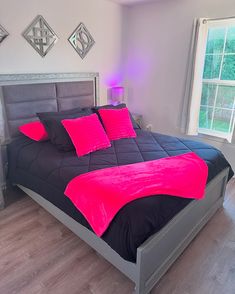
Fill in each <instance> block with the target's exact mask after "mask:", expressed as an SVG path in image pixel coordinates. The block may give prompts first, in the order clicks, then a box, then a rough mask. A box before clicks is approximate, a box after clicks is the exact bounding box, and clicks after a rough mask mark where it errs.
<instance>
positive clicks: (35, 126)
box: [19, 121, 48, 141]
mask: <svg viewBox="0 0 235 294" xmlns="http://www.w3.org/2000/svg"><path fill="white" fill-rule="evenodd" d="M19 131H20V132H21V133H22V134H24V135H25V136H27V137H29V138H30V139H32V140H34V141H45V140H47V139H48V134H47V131H46V129H45V127H44V125H43V124H42V123H41V122H40V121H33V122H30V123H27V124H24V125H22V126H20V127H19Z"/></svg>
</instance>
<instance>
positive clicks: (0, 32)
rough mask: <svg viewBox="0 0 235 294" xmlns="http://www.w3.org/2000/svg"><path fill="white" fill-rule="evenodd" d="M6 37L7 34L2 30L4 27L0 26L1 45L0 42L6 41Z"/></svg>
mask: <svg viewBox="0 0 235 294" xmlns="http://www.w3.org/2000/svg"><path fill="white" fill-rule="evenodd" d="M8 35H9V33H8V32H7V31H6V30H5V29H4V27H2V26H1V25H0V43H2V41H3V40H4V39H6V37H7V36H8Z"/></svg>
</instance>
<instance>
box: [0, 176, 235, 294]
mask: <svg viewBox="0 0 235 294" xmlns="http://www.w3.org/2000/svg"><path fill="white" fill-rule="evenodd" d="M133 286H134V285H133V283H132V282H130V281H129V280H128V279H127V278H126V277H125V276H124V275H122V274H121V273H120V272H119V271H118V270H116V269H115V268H114V267H113V266H111V265H110V264H109V263H108V262H106V261H105V260H104V259H103V258H101V257H100V256H98V255H97V254H96V253H95V252H94V251H93V250H92V249H91V248H90V247H89V246H87V245H86V244H85V243H84V242H82V241H81V240H80V239H79V238H78V237H76V236H75V235H74V234H73V233H71V232H70V231H69V230H68V229H66V228H65V227H64V226H63V225H62V224H60V223H59V222H58V221H56V220H55V218H54V217H52V216H50V215H49V214H48V213H47V212H46V211H45V210H44V209H42V208H40V207H39V206H38V205H37V204H36V203H35V202H34V201H32V200H31V199H29V198H28V197H25V198H23V199H21V200H19V201H17V202H16V203H13V204H11V205H10V206H9V207H7V208H6V209H5V210H3V211H0V294H13V293H16V294H21V293H22V294H28V293H29V294H34V293H43V294H44V293H53V294H75V293H76V294H77V293H79V294H119V293H120V294H126V293H132V290H133ZM152 293H153V294H168V293H169V294H235V180H234V179H233V180H232V181H231V182H230V183H229V185H228V188H227V193H226V201H225V204H224V209H222V210H220V211H219V212H218V213H217V214H216V215H215V216H214V217H213V219H212V220H211V221H210V222H209V223H208V225H207V226H206V227H205V228H204V229H203V230H202V231H201V233H200V234H199V235H198V237H197V238H196V239H195V240H194V241H193V242H192V243H191V245H190V246H189V247H188V249H187V250H186V251H185V252H184V254H183V255H182V256H181V257H180V258H179V259H178V261H177V262H176V263H175V264H174V265H173V266H172V267H171V269H170V270H169V272H168V273H167V274H166V275H165V276H164V277H163V278H162V280H161V281H160V283H159V284H158V285H157V286H156V287H155V288H154V290H153V292H152Z"/></svg>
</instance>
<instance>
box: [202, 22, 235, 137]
mask: <svg viewBox="0 0 235 294" xmlns="http://www.w3.org/2000/svg"><path fill="white" fill-rule="evenodd" d="M207 31H208V33H207V39H206V50H205V51H204V52H205V56H204V57H205V58H204V70H203V79H202V91H201V103H200V112H199V121H198V132H199V133H203V134H207V135H213V136H216V137H221V138H225V139H228V141H231V139H232V136H233V132H234V124H235V20H231V19H228V20H221V21H207Z"/></svg>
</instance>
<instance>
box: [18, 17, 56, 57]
mask: <svg viewBox="0 0 235 294" xmlns="http://www.w3.org/2000/svg"><path fill="white" fill-rule="evenodd" d="M22 35H23V37H24V38H25V39H26V40H27V41H28V42H29V44H30V45H31V46H32V47H33V48H34V49H35V50H36V51H37V52H38V53H39V54H40V55H41V56H42V57H44V56H46V54H47V53H48V52H49V51H50V50H51V48H52V47H53V45H54V44H55V42H56V41H57V40H58V37H57V35H56V34H55V32H54V31H53V30H52V28H51V27H50V26H49V24H48V23H47V22H46V20H45V19H44V18H43V17H42V16H41V15H38V16H37V17H36V18H35V19H34V20H33V21H32V22H31V24H30V25H29V26H28V27H27V28H26V30H25V31H24V32H23V34H22Z"/></svg>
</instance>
